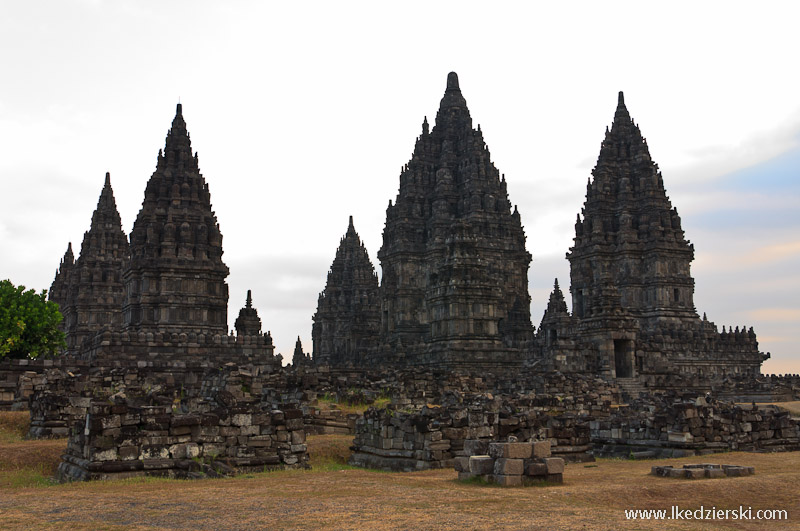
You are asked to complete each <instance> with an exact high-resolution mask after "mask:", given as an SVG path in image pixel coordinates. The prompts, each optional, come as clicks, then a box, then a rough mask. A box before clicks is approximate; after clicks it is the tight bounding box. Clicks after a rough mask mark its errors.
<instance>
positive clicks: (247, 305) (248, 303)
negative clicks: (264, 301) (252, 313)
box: [244, 290, 253, 308]
mask: <svg viewBox="0 0 800 531" xmlns="http://www.w3.org/2000/svg"><path fill="white" fill-rule="evenodd" d="M244 307H245V308H252V307H253V293H252V292H251V291H250V290H247V299H246V300H245V303H244Z"/></svg>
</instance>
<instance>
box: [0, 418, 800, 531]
mask: <svg viewBox="0 0 800 531" xmlns="http://www.w3.org/2000/svg"><path fill="white" fill-rule="evenodd" d="M2 429H3V417H2V415H0V431H2ZM350 443H351V438H350V437H349V436H318V437H310V438H309V451H310V453H311V455H312V464H313V465H314V470H312V471H282V472H271V473H264V474H255V475H249V476H244V477H237V478H233V479H222V480H201V481H177V480H158V479H144V480H138V481H136V480H127V481H115V482H92V483H82V484H71V485H51V484H47V482H46V481H43V480H41V477H40V478H39V479H38V480H37V479H36V478H35V477H34V478H33V480H30V481H28V482H26V480H25V479H23V480H17V481H16V482H11V481H8V480H7V478H8V476H9V474H10V473H12V472H13V470H12V469H13V467H17V468H16V469H17V471H19V470H28V469H26V468H25V467H27V466H30V467H33V470H36V467H42V466H52V465H53V464H55V463H54V461H53V460H52V457H53V453H54V452H55V451H56V450H57V449H58V448H63V445H64V441H63V440H61V441H17V442H6V441H5V440H0V528H2V529H148V530H152V529H202V530H206V529H208V530H212V529H243V530H244V529H246V530H252V529H379V530H380V529H592V530H593V529H800V453H798V452H794V453H784V454H750V453H727V454H718V455H714V456H708V457H705V458H702V460H703V461H706V462H715V463H731V464H742V465H753V466H755V467H756V475H755V476H751V477H744V478H725V479H702V480H679V479H667V478H657V477H654V476H650V475H648V472H649V471H650V467H651V466H653V465H655V464H673V465H676V466H677V465H682V464H684V463H690V462H692V463H696V462H700V461H701V459H700V458H695V459H688V460H687V459H669V460H665V459H660V460H652V461H651V460H647V461H620V460H601V461H599V462H597V463H593V464H572V465H568V466H567V469H566V471H565V473H564V484H563V485H551V486H541V487H526V488H501V487H496V486H487V485H480V484H474V483H463V482H459V481H457V480H456V473H455V472H454V471H452V470H435V471H426V472H417V473H387V472H378V471H372V470H360V469H350V468H348V467H346V466H344V465H342V462H343V461H344V460H345V459H346V456H347V454H348V452H349V450H348V446H349V445H350ZM20 445H21V446H20ZM26 449H27V450H26ZM25 452H28V453H27V457H25V456H26V454H25ZM18 473H19V472H17V474H18ZM31 474H32V476H36V474H35V473H31ZM3 478H6V480H5V481H4V480H3ZM673 505H678V506H679V507H680V508H681V509H693V510H694V509H699V508H700V507H701V506H703V507H704V508H706V509H710V508H711V507H716V508H718V509H734V508H737V509H738V507H739V506H740V505H744V506H745V508H746V507H752V508H753V513H755V511H756V510H757V509H784V510H786V511H788V515H789V521H782V522H775V521H762V522H758V521H734V520H729V521H720V520H717V521H714V522H710V521H691V520H681V521H676V520H662V521H637V522H632V521H627V520H626V519H625V513H624V510H625V509H666V510H667V511H669V510H670V507H671V506H673Z"/></svg>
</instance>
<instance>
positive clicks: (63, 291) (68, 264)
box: [47, 242, 75, 334]
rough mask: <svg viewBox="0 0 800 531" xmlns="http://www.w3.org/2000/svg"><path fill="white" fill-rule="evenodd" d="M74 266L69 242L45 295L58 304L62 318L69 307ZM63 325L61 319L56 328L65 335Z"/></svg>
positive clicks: (73, 256)
mask: <svg viewBox="0 0 800 531" xmlns="http://www.w3.org/2000/svg"><path fill="white" fill-rule="evenodd" d="M74 266H75V255H74V254H73V253H72V242H69V243H68V244H67V250H66V252H64V257H63V258H62V259H61V262H60V263H59V264H58V269H56V276H55V278H54V279H53V283H52V284H51V285H50V291H49V292H48V294H47V298H48V299H49V300H51V301H53V302H55V303H56V304H58V309H59V311H60V312H61V315H62V316H63V315H64V312H66V311H67V306H68V305H69V298H70V295H69V284H70V280H71V277H72V270H73V268H74ZM65 325H66V319H62V321H61V322H60V323H59V325H58V327H59V330H61V331H62V332H64V333H65V334H66V329H65Z"/></svg>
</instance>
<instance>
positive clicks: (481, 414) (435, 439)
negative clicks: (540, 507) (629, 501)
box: [350, 394, 611, 470]
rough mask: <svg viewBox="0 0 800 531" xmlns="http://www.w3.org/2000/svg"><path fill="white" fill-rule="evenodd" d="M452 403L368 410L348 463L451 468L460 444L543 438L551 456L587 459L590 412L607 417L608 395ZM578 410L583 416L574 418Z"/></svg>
mask: <svg viewBox="0 0 800 531" xmlns="http://www.w3.org/2000/svg"><path fill="white" fill-rule="evenodd" d="M446 402H450V403H451V405H447V406H443V407H427V406H426V407H423V408H422V409H421V410H419V411H411V410H398V409H393V408H387V409H382V410H378V409H375V408H370V409H369V410H367V412H365V414H364V417H363V418H361V419H359V420H358V421H357V423H356V437H355V440H354V442H353V448H354V453H353V455H352V457H351V461H350V462H351V464H354V465H356V466H364V467H370V468H381V469H390V470H422V469H428V468H443V467H451V466H453V463H454V461H453V460H454V459H455V458H458V457H463V456H465V455H466V454H465V450H464V441H465V440H468V439H471V440H484V441H503V440H508V439H509V437H516V438H517V439H518V440H520V441H531V440H538V441H544V440H547V441H549V442H550V444H551V445H552V452H553V455H554V456H558V457H561V458H563V459H565V460H566V461H590V460H592V458H591V456H590V455H589V453H588V452H589V451H590V450H591V446H590V440H589V424H588V422H589V420H592V419H594V418H595V417H594V416H591V415H590V413H595V414H598V415H600V416H602V417H607V416H609V415H610V413H611V399H610V395H608V396H606V395H598V396H595V397H593V398H589V397H588V396H586V395H581V396H575V397H570V400H569V401H565V400H564V398H563V397H560V396H555V395H542V396H534V397H516V398H509V397H498V398H491V397H490V396H472V397H469V398H466V397H459V396H458V395H457V394H453V395H452V396H450V397H448V398H447V399H446ZM576 411H580V412H581V414H576V413H575V412H576Z"/></svg>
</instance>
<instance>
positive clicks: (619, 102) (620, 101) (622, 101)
mask: <svg viewBox="0 0 800 531" xmlns="http://www.w3.org/2000/svg"><path fill="white" fill-rule="evenodd" d="M617 105H625V95H624V94H623V93H622V91H621V90H620V91H619V96H618V97H617Z"/></svg>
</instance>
